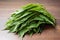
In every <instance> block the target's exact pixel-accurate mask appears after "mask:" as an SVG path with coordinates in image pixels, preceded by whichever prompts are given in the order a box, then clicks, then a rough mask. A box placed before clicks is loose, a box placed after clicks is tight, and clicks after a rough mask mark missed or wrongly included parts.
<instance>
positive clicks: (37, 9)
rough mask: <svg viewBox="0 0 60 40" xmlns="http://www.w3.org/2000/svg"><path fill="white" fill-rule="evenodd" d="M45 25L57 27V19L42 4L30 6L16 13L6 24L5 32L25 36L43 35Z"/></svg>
mask: <svg viewBox="0 0 60 40" xmlns="http://www.w3.org/2000/svg"><path fill="white" fill-rule="evenodd" d="M45 24H51V25H52V26H55V18H54V17H53V16H52V15H51V14H50V13H49V12H48V11H47V10H46V9H45V7H44V6H43V5H41V4H28V5H25V6H23V7H22V8H21V9H20V10H17V11H16V12H14V13H13V14H12V15H11V17H10V18H9V20H8V22H7V23H6V28H5V30H9V32H13V33H17V34H18V35H19V36H20V37H23V36H24V35H25V34H30V35H31V34H34V33H41V32H42V31H43V28H44V27H45Z"/></svg>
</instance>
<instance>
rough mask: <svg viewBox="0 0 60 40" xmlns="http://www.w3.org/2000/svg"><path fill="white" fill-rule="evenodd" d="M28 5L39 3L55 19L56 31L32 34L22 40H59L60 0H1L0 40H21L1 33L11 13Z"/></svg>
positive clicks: (3, 32)
mask: <svg viewBox="0 0 60 40" xmlns="http://www.w3.org/2000/svg"><path fill="white" fill-rule="evenodd" d="M28 3H41V4H43V5H44V6H45V7H46V9H47V10H48V11H49V12H50V13H51V14H52V15H54V16H55V18H56V19H57V26H56V30H54V29H48V30H45V31H43V32H42V34H41V35H40V34H34V35H33V36H32V37H30V36H29V35H26V36H25V37H24V38H23V40H60V0H30V1H29V0H24V1H22V0H20V1H19V0H17V1H16V0H10V1H8V0H5V1H4V0H1V1H0V40H21V38H20V37H19V36H18V35H16V34H14V33H8V31H3V29H4V28H5V23H6V21H7V19H8V18H9V17H10V15H11V13H12V12H14V11H15V10H17V9H19V8H21V7H22V6H23V5H25V4H28Z"/></svg>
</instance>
